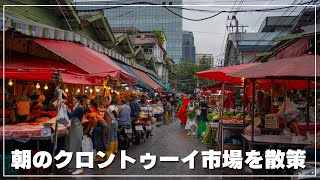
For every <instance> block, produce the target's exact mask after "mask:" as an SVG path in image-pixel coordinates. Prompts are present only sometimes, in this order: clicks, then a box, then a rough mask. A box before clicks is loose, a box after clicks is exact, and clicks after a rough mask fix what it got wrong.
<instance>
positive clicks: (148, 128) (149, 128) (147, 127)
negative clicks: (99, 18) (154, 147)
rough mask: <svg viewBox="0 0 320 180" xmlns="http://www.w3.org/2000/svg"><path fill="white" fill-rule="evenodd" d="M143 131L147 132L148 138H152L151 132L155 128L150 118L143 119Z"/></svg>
mask: <svg viewBox="0 0 320 180" xmlns="http://www.w3.org/2000/svg"><path fill="white" fill-rule="evenodd" d="M143 129H144V131H145V134H146V138H149V136H152V133H151V132H152V130H153V127H152V124H151V121H150V119H149V118H145V119H143Z"/></svg>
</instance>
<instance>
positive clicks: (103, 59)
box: [35, 39, 137, 82]
mask: <svg viewBox="0 0 320 180" xmlns="http://www.w3.org/2000/svg"><path fill="white" fill-rule="evenodd" d="M35 41H36V42H37V43H38V44H40V45H42V46H43V47H45V48H47V49H48V50H50V51H52V52H53V53H55V54H57V55H59V56H60V57H62V58H64V59H65V60H67V61H69V62H70V63H72V64H74V65H76V66H78V67H79V68H81V69H83V70H84V71H86V72H87V73H89V74H91V75H95V76H101V77H106V78H107V77H108V78H114V79H121V80H123V81H130V82H136V81H137V79H136V78H134V77H132V76H131V75H130V74H128V73H127V72H125V71H124V70H122V69H121V68H120V67H119V66H117V65H116V64H115V63H114V62H113V61H112V60H111V59H110V58H109V57H108V56H107V55H105V54H102V53H100V52H97V51H94V50H92V49H90V48H88V47H85V46H83V45H80V44H76V43H74V42H68V41H57V40H45V39H36V40H35Z"/></svg>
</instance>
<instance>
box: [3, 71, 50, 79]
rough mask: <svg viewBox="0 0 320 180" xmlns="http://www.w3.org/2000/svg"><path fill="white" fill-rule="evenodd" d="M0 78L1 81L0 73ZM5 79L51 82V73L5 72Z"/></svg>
mask: <svg viewBox="0 0 320 180" xmlns="http://www.w3.org/2000/svg"><path fill="white" fill-rule="evenodd" d="M0 74H1V75H0V78H1V79H3V74H2V73H0ZM5 78H6V79H17V80H27V81H52V72H51V71H25V72H23V71H22V72H19V71H7V70H5Z"/></svg>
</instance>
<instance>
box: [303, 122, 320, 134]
mask: <svg viewBox="0 0 320 180" xmlns="http://www.w3.org/2000/svg"><path fill="white" fill-rule="evenodd" d="M298 127H299V132H300V135H301V136H306V135H307V123H306V122H299V123H298ZM314 128H315V123H314V122H310V123H309V133H310V134H315V131H314V130H315V129H314ZM319 132H320V124H319V123H317V133H319Z"/></svg>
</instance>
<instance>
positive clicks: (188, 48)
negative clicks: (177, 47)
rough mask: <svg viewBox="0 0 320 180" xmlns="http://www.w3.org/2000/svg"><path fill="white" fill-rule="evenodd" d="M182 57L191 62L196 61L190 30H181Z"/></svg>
mask: <svg viewBox="0 0 320 180" xmlns="http://www.w3.org/2000/svg"><path fill="white" fill-rule="evenodd" d="M182 58H184V59H190V60H191V61H192V62H193V63H195V62H196V47H195V46H194V37H193V33H192V32H191V31H183V34H182Z"/></svg>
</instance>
